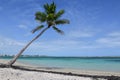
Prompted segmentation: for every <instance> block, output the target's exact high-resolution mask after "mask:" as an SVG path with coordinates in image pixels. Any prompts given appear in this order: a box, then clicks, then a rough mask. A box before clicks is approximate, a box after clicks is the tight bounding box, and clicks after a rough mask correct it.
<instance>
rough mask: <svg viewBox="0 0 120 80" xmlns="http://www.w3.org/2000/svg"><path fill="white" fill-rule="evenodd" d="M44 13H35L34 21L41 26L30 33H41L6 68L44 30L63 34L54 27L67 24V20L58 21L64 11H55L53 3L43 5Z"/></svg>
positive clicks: (11, 61)
mask: <svg viewBox="0 0 120 80" xmlns="http://www.w3.org/2000/svg"><path fill="white" fill-rule="evenodd" d="M44 9H45V11H44V12H36V14H35V19H36V20H37V21H39V22H40V23H41V24H40V26H38V27H36V28H35V29H33V30H32V33H35V32H36V31H39V30H41V32H40V33H39V34H38V35H37V36H36V37H35V38H33V39H32V40H31V41H30V42H29V43H28V44H27V45H26V46H25V47H24V48H23V49H22V50H21V51H20V52H19V53H18V54H17V55H16V56H15V57H14V58H13V59H12V60H10V61H9V62H8V66H9V67H11V66H12V65H13V64H14V63H15V62H16V60H17V59H18V58H19V57H20V56H21V54H22V53H23V52H24V51H25V50H26V49H27V48H28V46H29V45H30V44H31V43H32V42H34V41H35V40H36V39H38V38H39V37H40V36H41V35H42V34H43V33H44V32H45V31H46V30H48V29H49V28H53V29H54V30H55V31H57V32H58V33H60V34H63V33H64V32H63V31H62V30H60V29H58V28H57V27H56V26H57V25H60V24H69V20H67V19H60V17H61V16H62V15H63V14H64V12H65V11H64V10H60V11H58V12H57V11H56V5H55V3H54V2H53V3H51V4H45V5H44ZM46 24H47V26H46V27H45V26H44V25H46Z"/></svg>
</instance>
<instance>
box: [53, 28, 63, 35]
mask: <svg viewBox="0 0 120 80" xmlns="http://www.w3.org/2000/svg"><path fill="white" fill-rule="evenodd" d="M53 29H54V30H55V31H56V32H58V33H60V34H64V32H63V31H62V30H60V29H58V28H57V27H55V26H53Z"/></svg>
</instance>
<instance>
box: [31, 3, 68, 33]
mask: <svg viewBox="0 0 120 80" xmlns="http://www.w3.org/2000/svg"><path fill="white" fill-rule="evenodd" d="M44 10H45V12H40V11H39V12H36V14H35V19H36V20H37V21H39V22H40V23H41V25H40V26H38V27H36V28H35V29H33V30H32V33H35V32H36V31H38V30H41V29H42V28H44V25H43V24H42V23H46V24H47V25H48V27H49V28H50V27H52V28H53V29H54V30H55V31H57V32H58V33H61V34H63V33H64V32H63V31H62V30H60V29H58V28H57V27H56V25H60V24H69V20H67V19H60V17H61V16H62V15H63V14H64V13H65V11H64V10H60V11H58V12H56V5H55V3H54V2H53V3H52V4H45V5H44Z"/></svg>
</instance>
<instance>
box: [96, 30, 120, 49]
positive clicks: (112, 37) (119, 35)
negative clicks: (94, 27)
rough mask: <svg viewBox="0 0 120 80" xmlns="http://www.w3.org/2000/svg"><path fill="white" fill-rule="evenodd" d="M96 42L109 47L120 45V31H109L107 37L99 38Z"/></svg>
mask: <svg viewBox="0 0 120 80" xmlns="http://www.w3.org/2000/svg"><path fill="white" fill-rule="evenodd" d="M96 42H97V43H99V44H102V45H103V46H107V47H120V32H113V33H109V34H107V35H106V36H105V37H102V38H99V39H97V40H96Z"/></svg>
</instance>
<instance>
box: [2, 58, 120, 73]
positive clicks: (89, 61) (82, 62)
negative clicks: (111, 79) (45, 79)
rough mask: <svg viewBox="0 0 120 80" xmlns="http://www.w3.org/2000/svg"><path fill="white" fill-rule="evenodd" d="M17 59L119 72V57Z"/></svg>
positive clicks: (29, 62)
mask: <svg viewBox="0 0 120 80" xmlns="http://www.w3.org/2000/svg"><path fill="white" fill-rule="evenodd" d="M0 58H2V59H7V60H8V59H11V58H10V57H0ZM18 61H19V62H22V63H28V64H32V65H37V66H43V67H58V68H71V69H82V70H98V71H110V72H120V57H21V58H19V59H18Z"/></svg>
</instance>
